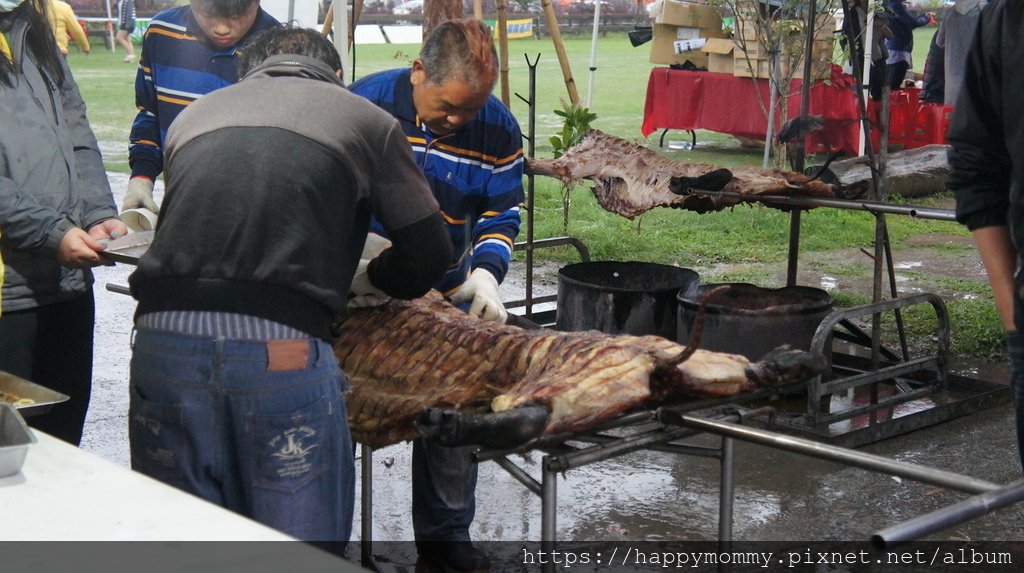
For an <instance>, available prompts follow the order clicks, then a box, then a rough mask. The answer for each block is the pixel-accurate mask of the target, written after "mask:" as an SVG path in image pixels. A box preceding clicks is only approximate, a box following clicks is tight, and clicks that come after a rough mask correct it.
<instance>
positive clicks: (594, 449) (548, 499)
mask: <svg viewBox="0 0 1024 573" xmlns="http://www.w3.org/2000/svg"><path fill="white" fill-rule="evenodd" d="M706 404H707V402H703V401H702V402H697V403H694V404H689V405H685V406H678V407H672V408H662V409H660V410H658V411H657V412H654V411H646V412H637V413H634V414H630V415H626V416H622V417H620V418H619V419H616V420H612V421H610V422H608V423H606V424H604V425H602V426H600V427H598V428H597V429H595V431H593V432H587V433H579V434H562V435H559V436H549V437H548V438H546V439H544V440H539V441H535V442H532V443H531V444H526V445H524V446H523V447H520V448H517V449H514V450H509V451H479V452H477V453H476V454H475V457H476V459H477V461H485V460H492V461H494V462H495V463H497V464H498V465H499V466H500V467H501V468H502V469H504V470H505V471H507V472H508V473H509V474H510V475H511V476H512V477H513V478H515V479H516V480H517V481H519V482H520V483H522V484H523V485H524V486H525V487H526V488H527V489H529V490H530V491H531V492H533V493H534V494H536V495H538V496H539V497H540V498H541V535H540V536H541V546H542V549H543V550H545V551H553V550H554V546H555V542H556V541H557V511H558V485H557V480H558V474H559V473H564V472H567V471H569V470H571V469H575V468H580V467H583V466H586V465H590V464H593V463H597V462H601V461H606V460H610V459H612V458H616V457H619V456H622V455H625V454H628V453H632V452H637V451H641V450H656V451H662V452H670V453H675V454H681V455H692V456H697V457H704V458H714V459H717V460H719V462H720V471H721V478H720V497H719V523H718V534H719V539H720V540H721V541H722V542H729V541H731V540H732V523H733V495H734V486H733V484H734V480H733V467H734V466H733V452H734V450H733V440H732V439H731V438H725V439H723V440H722V442H721V445H720V446H719V447H717V448H714V447H707V446H695V445H688V444H678V443H675V442H676V441H677V440H681V439H684V438H689V437H693V436H696V435H698V434H700V433H701V432H700V431H695V430H693V429H691V428H687V427H682V426H678V425H672V424H673V421H677V420H680V419H681V416H683V414H682V412H685V411H689V410H692V409H699V408H701V407H704V406H706ZM770 410H771V409H770V408H762V409H758V410H754V411H752V412H748V413H746V414H739V413H734V414H730V415H728V416H725V417H724V418H723V419H728V420H733V421H742V420H743V419H744V417H751V416H758V415H764V414H768V413H770ZM613 428H617V429H620V430H628V431H629V432H630V434H629V435H625V436H611V435H608V434H605V433H603V432H604V431H605V430H608V429H613ZM565 441H571V442H572V443H574V444H576V443H580V444H590V445H589V446H584V447H574V446H569V445H568V444H566V443H564V442H565ZM535 449H539V450H541V451H544V452H545V454H544V457H543V458H542V460H541V478H540V481H539V482H538V481H537V480H536V479H534V478H533V477H532V476H530V475H529V474H528V473H527V472H526V471H524V470H523V469H522V468H520V467H519V466H517V465H516V464H515V463H513V462H512V461H510V460H509V459H508V457H507V454H508V453H509V452H522V451H527V450H535Z"/></svg>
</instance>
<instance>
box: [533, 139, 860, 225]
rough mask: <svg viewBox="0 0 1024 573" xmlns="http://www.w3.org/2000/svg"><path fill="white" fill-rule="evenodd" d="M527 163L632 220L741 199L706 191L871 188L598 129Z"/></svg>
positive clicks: (826, 192)
mask: <svg viewBox="0 0 1024 573" xmlns="http://www.w3.org/2000/svg"><path fill="white" fill-rule="evenodd" d="M527 167H528V169H529V170H530V172H532V173H533V174H535V175H547V176H550V177H556V178H558V179H560V180H562V182H563V183H565V184H566V185H572V184H573V183H575V182H578V181H581V180H584V179H589V180H590V181H593V182H594V183H595V186H594V187H593V189H592V190H593V192H594V196H595V197H596V198H597V202H598V203H599V204H600V205H601V207H602V208H604V209H605V210H606V211H611V212H612V213H616V214H619V215H622V216H623V217H626V218H628V219H632V218H634V217H636V216H637V215H640V214H642V213H644V212H646V211H649V210H651V209H653V208H655V207H676V208H682V209H688V210H691V211H697V212H700V213H705V212H708V211H720V210H722V209H725V208H726V207H729V206H732V205H736V204H737V203H739V202H740V199H739V198H736V197H728V196H723V195H720V194H715V193H706V192H701V191H711V192H716V191H724V192H727V193H730V194H739V195H747V196H755V195H804V196H814V197H827V198H837V197H838V198H846V197H852V196H857V195H860V194H861V193H863V191H864V190H865V189H866V185H856V186H853V187H849V188H844V187H841V186H839V185H832V184H830V183H825V182H822V181H817V180H815V179H814V178H813V177H810V176H807V175H802V174H800V173H795V172H788V171H780V170H778V169H759V168H756V167H730V168H728V169H725V168H722V167H720V166H717V165H711V164H708V163H687V162H683V161H675V160H672V159H669V158H667V157H664V156H661V155H658V154H657V153H655V152H654V151H651V150H650V149H647V148H645V147H643V146H640V145H637V144H635V143H632V142H630V141H626V140H625V139H621V138H619V137H615V136H613V135H608V134H607V133H604V132H601V131H598V130H596V129H595V130H591V131H590V132H589V133H587V134H586V135H585V136H584V137H583V139H581V140H580V142H579V143H578V144H577V145H575V146H573V147H572V148H570V149H569V151H567V152H566V153H565V154H564V155H562V156H561V157H559V158H557V159H533V160H530V161H529V162H528V164H527Z"/></svg>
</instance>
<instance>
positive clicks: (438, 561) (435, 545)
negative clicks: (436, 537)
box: [416, 541, 491, 573]
mask: <svg viewBox="0 0 1024 573" xmlns="http://www.w3.org/2000/svg"><path fill="white" fill-rule="evenodd" d="M416 551H417V553H419V556H420V559H421V560H422V561H425V562H427V563H429V564H431V565H435V566H437V567H439V568H440V569H441V570H442V571H445V572H446V573H447V572H451V571H457V572H459V573H468V572H471V571H472V572H486V571H490V569H491V560H490V559H488V558H487V556H486V555H484V553H483V552H482V551H480V550H479V549H477V548H476V547H473V543H472V542H470V541H417V542H416Z"/></svg>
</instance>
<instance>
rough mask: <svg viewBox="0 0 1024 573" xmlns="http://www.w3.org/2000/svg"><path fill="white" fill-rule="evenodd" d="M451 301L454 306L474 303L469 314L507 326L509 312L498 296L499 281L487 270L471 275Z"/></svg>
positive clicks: (478, 270) (479, 270)
mask: <svg viewBox="0 0 1024 573" xmlns="http://www.w3.org/2000/svg"><path fill="white" fill-rule="evenodd" d="M451 301H452V304H462V303H465V302H469V301H473V302H472V303H471V304H470V305H469V314H470V316H475V317H477V318H479V319H480V320H487V321H491V322H497V323H499V324H505V319H507V318H508V311H506V310H505V305H503V304H502V303H501V297H499V296H498V279H496V278H495V277H494V275H492V274H491V273H490V271H488V270H486V269H482V268H481V269H476V270H475V271H473V272H472V273H470V275H469V278H468V279H466V282H464V283H462V288H460V289H459V290H458V291H456V292H455V294H453V295H452V296H451Z"/></svg>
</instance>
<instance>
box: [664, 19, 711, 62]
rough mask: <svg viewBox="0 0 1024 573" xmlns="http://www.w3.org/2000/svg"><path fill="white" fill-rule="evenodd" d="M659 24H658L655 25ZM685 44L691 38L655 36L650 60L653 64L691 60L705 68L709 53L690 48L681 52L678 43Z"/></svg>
mask: <svg viewBox="0 0 1024 573" xmlns="http://www.w3.org/2000/svg"><path fill="white" fill-rule="evenodd" d="M655 26H657V25H655ZM677 42H678V43H679V44H685V43H687V42H689V40H676V39H675V38H674V37H672V36H660V37H659V36H657V35H655V36H654V39H653V40H651V57H650V61H651V63H652V64H665V65H668V66H670V65H672V64H683V63H685V62H686V61H687V60H689V61H690V62H691V63H692V64H693V65H695V66H697V67H698V68H705V67H707V65H708V55H707V54H705V53H704V52H702V51H700V50H690V51H686V52H679V51H678V50H677V46H676V43H677Z"/></svg>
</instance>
